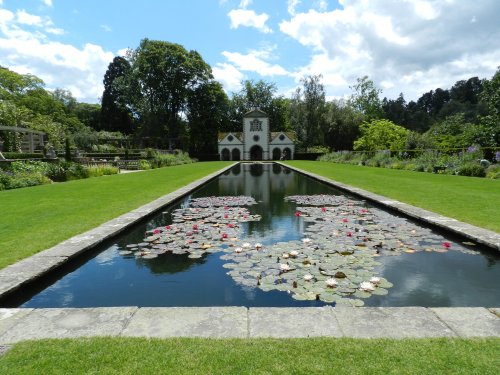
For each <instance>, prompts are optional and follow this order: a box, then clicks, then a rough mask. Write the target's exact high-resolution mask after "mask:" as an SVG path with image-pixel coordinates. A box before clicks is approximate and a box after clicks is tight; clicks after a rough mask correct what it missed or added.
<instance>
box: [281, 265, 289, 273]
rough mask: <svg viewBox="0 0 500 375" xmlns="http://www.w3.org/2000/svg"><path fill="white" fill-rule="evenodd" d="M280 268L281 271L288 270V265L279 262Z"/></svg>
mask: <svg viewBox="0 0 500 375" xmlns="http://www.w3.org/2000/svg"><path fill="white" fill-rule="evenodd" d="M280 270H282V271H283V272H286V271H290V266H289V265H288V264H286V263H281V264H280Z"/></svg>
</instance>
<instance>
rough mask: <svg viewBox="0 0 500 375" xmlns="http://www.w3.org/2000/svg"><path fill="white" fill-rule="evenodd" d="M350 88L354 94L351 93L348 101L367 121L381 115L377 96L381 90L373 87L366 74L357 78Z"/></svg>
mask: <svg viewBox="0 0 500 375" xmlns="http://www.w3.org/2000/svg"><path fill="white" fill-rule="evenodd" d="M351 89H352V90H354V94H352V95H351V98H350V99H349V102H350V104H351V106H352V107H353V108H355V109H356V110H358V111H359V112H361V113H363V114H364V115H365V116H366V120H367V121H370V120H374V119H379V118H381V117H382V113H383V112H382V102H381V101H380V98H379V94H380V93H382V90H380V89H378V88H377V87H375V84H374V83H373V81H372V80H371V79H369V78H368V76H364V77H362V78H358V79H357V80H356V84H355V85H354V86H351Z"/></svg>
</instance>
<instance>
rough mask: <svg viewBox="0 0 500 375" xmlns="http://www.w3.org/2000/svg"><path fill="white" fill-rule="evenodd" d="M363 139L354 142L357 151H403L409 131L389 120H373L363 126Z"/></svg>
mask: <svg viewBox="0 0 500 375" xmlns="http://www.w3.org/2000/svg"><path fill="white" fill-rule="evenodd" d="M360 130H361V137H360V138H359V139H358V140H356V141H355V142H354V149H355V150H362V151H378V150H402V149H404V146H405V142H406V138H407V136H408V133H409V131H408V130H407V129H405V128H403V127H402V126H398V125H396V124H394V123H393V122H391V121H389V120H372V121H371V122H366V121H365V122H363V123H362V124H361V128H360Z"/></svg>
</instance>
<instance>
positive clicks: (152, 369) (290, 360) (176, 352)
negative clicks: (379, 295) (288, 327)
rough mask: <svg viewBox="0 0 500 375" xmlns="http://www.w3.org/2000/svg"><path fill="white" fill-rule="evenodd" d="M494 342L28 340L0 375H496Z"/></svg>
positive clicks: (3, 363)
mask: <svg viewBox="0 0 500 375" xmlns="http://www.w3.org/2000/svg"><path fill="white" fill-rule="evenodd" d="M499 368H500V339H484V340H482V339H469V340H463V339H412V340H387V339H384V340H383V339H374V340H365V339H345V338H343V339H332V338H318V339H259V340H255V339H248V340H245V339H217V340H215V339H182V338H174V339H164V340H160V339H143V338H92V339H75V340H41V341H27V342H22V343H19V344H17V345H15V346H14V347H13V348H12V349H11V350H10V351H9V352H7V354H5V355H4V356H3V357H0V373H1V374H231V375H233V374H349V375H355V374H384V375H386V374H468V375H470V374H481V375H488V374H497V373H498V369H499Z"/></svg>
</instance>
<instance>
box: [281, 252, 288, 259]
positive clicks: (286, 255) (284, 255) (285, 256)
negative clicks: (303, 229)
mask: <svg viewBox="0 0 500 375" xmlns="http://www.w3.org/2000/svg"><path fill="white" fill-rule="evenodd" d="M281 257H282V258H283V259H288V257H289V255H288V254H287V253H283V255H281Z"/></svg>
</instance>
